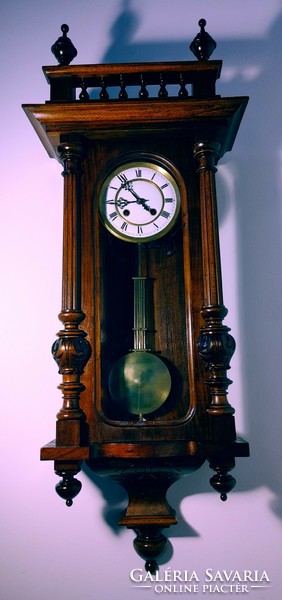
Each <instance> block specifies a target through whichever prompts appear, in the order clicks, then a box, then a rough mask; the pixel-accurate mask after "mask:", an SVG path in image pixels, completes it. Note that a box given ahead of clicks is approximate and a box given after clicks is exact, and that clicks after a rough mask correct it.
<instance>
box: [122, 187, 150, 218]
mask: <svg viewBox="0 0 282 600" xmlns="http://www.w3.org/2000/svg"><path fill="white" fill-rule="evenodd" d="M123 187H124V188H125V189H126V190H128V191H129V192H130V193H131V194H132V195H133V196H134V198H136V200H137V204H141V206H143V208H144V209H145V210H148V211H149V212H150V211H151V209H150V207H149V206H147V202H148V200H145V198H140V196H138V194H137V193H136V192H135V190H134V189H133V185H132V182H131V181H126V182H125V183H124V185H123Z"/></svg>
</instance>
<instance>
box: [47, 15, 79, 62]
mask: <svg viewBox="0 0 282 600" xmlns="http://www.w3.org/2000/svg"><path fill="white" fill-rule="evenodd" d="M61 31H62V32H63V35H61V36H60V37H58V39H57V41H56V42H55V43H54V44H53V46H52V47H51V52H52V53H53V54H54V56H55V57H56V59H57V61H58V63H59V64H60V65H69V64H70V62H71V61H72V60H73V59H74V58H75V56H76V55H77V49H76V48H75V47H74V45H73V43H72V41H71V40H70V38H68V36H67V33H68V31H69V26H68V25H66V24H64V25H62V26H61Z"/></svg>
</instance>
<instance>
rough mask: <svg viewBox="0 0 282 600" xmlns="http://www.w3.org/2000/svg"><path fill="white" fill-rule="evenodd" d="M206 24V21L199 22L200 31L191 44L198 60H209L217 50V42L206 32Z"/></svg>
mask: <svg viewBox="0 0 282 600" xmlns="http://www.w3.org/2000/svg"><path fill="white" fill-rule="evenodd" d="M206 24H207V22H206V20H205V19H200V20H199V23H198V25H199V27H200V31H199V33H198V34H197V35H196V37H195V38H194V39H193V42H192V43H191V44H190V50H191V51H192V52H193V54H195V56H196V57H197V59H198V60H208V59H209V57H210V56H211V55H212V53H213V51H214V50H215V48H216V42H215V40H214V39H213V38H212V37H211V36H210V35H209V33H207V31H205V26H206Z"/></svg>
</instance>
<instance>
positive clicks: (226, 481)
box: [210, 470, 236, 502]
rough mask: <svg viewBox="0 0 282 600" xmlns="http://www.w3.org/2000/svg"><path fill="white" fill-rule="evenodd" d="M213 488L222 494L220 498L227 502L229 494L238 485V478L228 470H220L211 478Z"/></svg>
mask: <svg viewBox="0 0 282 600" xmlns="http://www.w3.org/2000/svg"><path fill="white" fill-rule="evenodd" d="M210 484H211V486H212V488H213V489H214V490H215V491H216V492H218V493H219V494H220V499H221V500H222V501H223V502H225V501H226V500H227V494H228V493H229V492H231V491H232V490H233V488H234V487H235V485H236V479H235V478H234V477H232V475H229V474H228V473H227V472H226V470H218V472H217V474H216V475H214V476H213V477H212V478H211V479H210Z"/></svg>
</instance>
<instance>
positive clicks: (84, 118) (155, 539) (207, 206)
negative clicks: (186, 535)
mask: <svg viewBox="0 0 282 600" xmlns="http://www.w3.org/2000/svg"><path fill="white" fill-rule="evenodd" d="M199 25H200V32H199V34H198V35H197V36H196V37H195V39H194V40H193V42H192V44H191V49H192V51H193V52H194V54H195V55H196V57H197V59H198V60H196V61H187V62H184V61H182V62H176V63H148V64H146V63H134V64H130V63H129V64H105V65H82V66H80V65H77V66H70V64H69V62H70V61H71V59H72V58H73V57H74V56H75V54H76V50H75V49H74V47H73V45H72V43H71V41H70V39H69V38H68V36H67V33H68V27H67V26H66V25H63V26H62V32H63V35H62V36H61V37H60V38H59V39H58V40H57V42H56V43H55V44H54V45H53V47H52V51H53V52H54V54H55V55H56V56H57V58H58V61H59V63H60V64H59V65H58V66H51V67H44V68H43V70H44V73H45V76H46V78H47V81H48V83H49V84H50V100H49V101H47V102H46V103H45V104H40V105H24V110H25V112H26V114H27V116H28V117H29V119H30V121H31V123H32V125H33V127H34V128H35V130H36V132H37V134H38V135H39V138H40V139H41V141H42V143H43V144H44V146H45V148H46V150H47V152H48V154H49V156H51V157H54V158H56V159H57V160H59V161H60V162H61V164H62V165H63V177H64V234H63V294H62V307H61V312H60V315H59V318H60V321H61V323H62V329H61V330H60V331H59V333H58V339H57V340H56V341H55V342H54V344H53V347H52V353H53V357H54V359H55V361H56V362H57V364H58V367H59V372H60V373H61V375H62V383H61V384H60V385H59V388H60V390H61V391H62V394H63V406H62V408H61V409H60V411H59V412H58V415H57V424H56V439H55V440H54V441H53V442H51V443H49V444H47V445H46V446H44V447H43V448H42V449H41V458H42V460H53V461H54V463H55V471H56V473H57V474H58V475H59V476H60V477H61V480H60V481H59V483H58V484H57V486H56V489H57V492H58V494H59V495H60V496H61V497H62V498H64V499H65V501H66V503H67V505H69V506H70V505H71V504H72V502H73V498H74V497H75V496H76V495H77V494H78V492H79V491H80V488H81V483H80V481H79V480H78V479H77V478H76V474H77V473H78V472H79V470H80V469H81V466H82V464H83V462H84V461H85V462H86V463H87V464H88V466H89V467H90V469H92V470H93V471H94V472H95V473H97V474H98V475H101V477H110V478H112V479H113V480H116V481H118V482H119V483H121V484H122V485H123V486H124V488H125V489H126V490H127V492H128V496H129V501H128V506H127V509H126V511H125V513H124V514H123V515H122V516H121V520H120V525H123V526H126V527H128V528H132V529H134V531H135V532H136V538H135V541H134V546H135V549H136V550H137V552H138V553H139V554H140V556H142V557H143V558H144V559H145V560H146V568H147V569H148V570H149V571H151V572H154V571H155V570H156V569H157V562H156V560H157V558H158V557H159V556H160V554H161V553H162V552H163V551H164V548H165V547H166V538H165V536H164V534H163V530H164V529H165V528H167V527H169V526H170V525H173V524H174V523H176V516H175V512H174V510H173V509H172V508H171V507H170V506H169V504H168V502H167V500H166V493H167V490H168V488H169V487H170V486H171V485H172V484H173V483H174V482H175V481H177V480H178V479H179V478H180V477H182V476H184V475H188V474H192V473H193V472H194V471H195V470H197V469H199V468H200V467H201V465H203V463H204V462H205V461H208V462H209V464H210V466H211V468H212V469H213V470H214V472H215V474H214V475H213V476H212V477H211V480H210V481H211V485H212V487H213V488H214V489H215V490H217V491H218V492H219V494H220V496H221V498H222V500H225V499H226V497H227V493H228V492H229V491H231V490H232V489H233V487H234V485H235V479H234V478H233V476H232V475H230V473H229V471H230V470H232V469H233V467H234V464H235V458H236V457H240V456H247V455H248V444H247V442H245V441H244V440H241V439H240V438H238V437H237V436H236V431H235V421H234V409H233V407H232V406H231V404H230V403H229V401H228V399H227V390H228V386H229V384H230V383H231V381H230V380H229V378H228V376H227V371H228V369H229V366H230V365H229V363H230V359H231V357H232V354H233V352H234V349H235V342H234V339H233V337H232V336H231V334H230V331H229V328H228V326H227V325H225V324H224V322H223V321H224V318H225V317H226V315H227V309H226V308H225V306H224V302H223V293H222V281H221V269H220V250H219V235H218V223H217V202H216V186H215V174H216V165H217V162H218V161H219V160H220V159H221V157H222V156H223V155H224V154H225V152H227V151H230V150H231V149H232V146H233V143H234V140H235V137H236V134H237V131H238V128H239V125H240V122H241V119H242V116H243V113H244V111H245V108H246V105H247V101H248V99H247V98H246V97H235V98H234V97H233V98H222V97H220V96H219V95H217V94H216V80H217V79H218V78H219V76H220V70H221V62H220V61H209V60H208V59H209V56H210V54H211V52H212V50H213V49H214V47H215V42H214V41H213V40H212V38H211V37H210V36H209V34H208V33H207V32H206V31H205V21H204V20H203V19H202V20H201V21H200V22H199ZM136 89H137V93H136ZM156 89H157V92H156ZM97 90H98V91H97ZM189 485H190V486H191V485H193V477H187V486H189Z"/></svg>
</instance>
